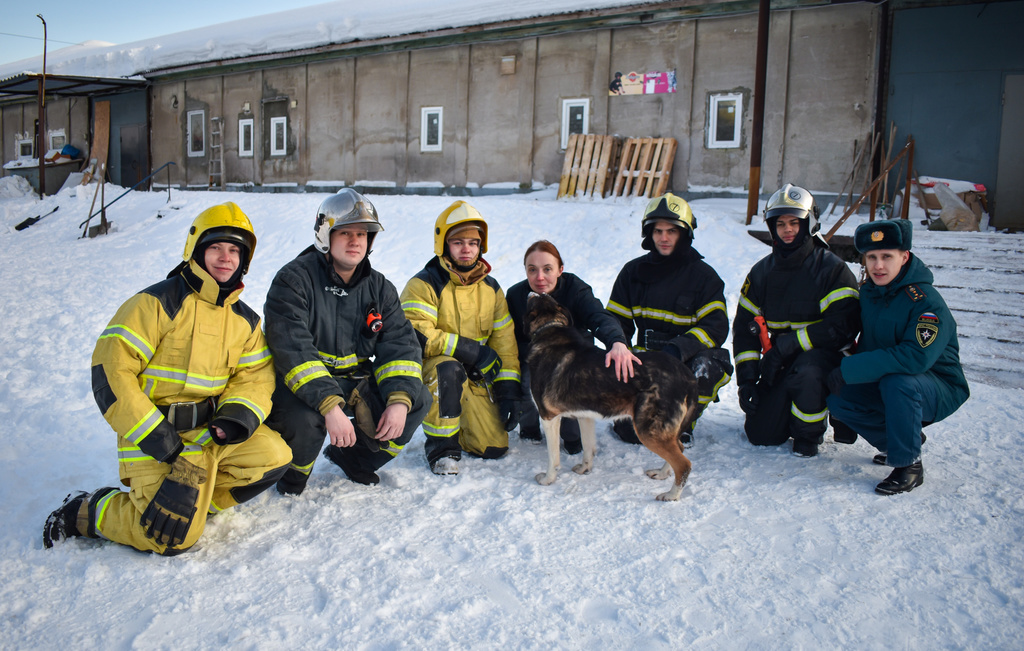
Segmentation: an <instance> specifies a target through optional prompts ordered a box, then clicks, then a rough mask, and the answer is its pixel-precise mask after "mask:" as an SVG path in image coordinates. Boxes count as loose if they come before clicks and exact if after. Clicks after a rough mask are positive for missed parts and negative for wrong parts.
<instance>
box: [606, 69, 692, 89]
mask: <svg viewBox="0 0 1024 651" xmlns="http://www.w3.org/2000/svg"><path fill="white" fill-rule="evenodd" d="M674 92H676V71H675V70H669V71H667V72H627V73H625V74H623V73H621V72H616V73H615V77H614V78H613V79H612V81H611V83H610V84H608V94H609V95H658V94H661V93H674Z"/></svg>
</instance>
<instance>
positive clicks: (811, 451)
mask: <svg viewBox="0 0 1024 651" xmlns="http://www.w3.org/2000/svg"><path fill="white" fill-rule="evenodd" d="M793 456H795V457H803V458H804V459H810V458H811V457H816V456H818V442H817V441H811V440H809V439H793Z"/></svg>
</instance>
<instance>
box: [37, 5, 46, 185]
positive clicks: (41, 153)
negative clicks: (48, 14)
mask: <svg viewBox="0 0 1024 651" xmlns="http://www.w3.org/2000/svg"><path fill="white" fill-rule="evenodd" d="M36 18H38V19H39V20H42V21H43V74H42V76H40V77H39V99H38V100H37V102H36V106H38V110H39V120H38V121H37V122H36V124H38V125H39V127H38V133H37V134H36V156H38V157H39V158H38V160H39V198H40V199H42V198H43V195H44V194H45V193H46V151H47V146H48V145H49V143H48V142H46V20H45V19H44V18H43V15H42V14H36Z"/></svg>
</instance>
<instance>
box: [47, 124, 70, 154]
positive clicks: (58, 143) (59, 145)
mask: <svg viewBox="0 0 1024 651" xmlns="http://www.w3.org/2000/svg"><path fill="white" fill-rule="evenodd" d="M66 144H68V137H67V136H66V135H65V134H64V129H57V130H56V131H51V132H50V149H51V150H52V149H56V150H57V151H60V150H62V149H64V145H66Z"/></svg>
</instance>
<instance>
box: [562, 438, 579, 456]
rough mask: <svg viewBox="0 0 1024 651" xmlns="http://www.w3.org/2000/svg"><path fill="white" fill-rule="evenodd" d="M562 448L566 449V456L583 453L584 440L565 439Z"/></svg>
mask: <svg viewBox="0 0 1024 651" xmlns="http://www.w3.org/2000/svg"><path fill="white" fill-rule="evenodd" d="M562 447H564V448H565V453H566V454H579V453H580V452H583V440H582V439H580V438H579V437H578V436H574V437H570V438H563V439H562Z"/></svg>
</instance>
